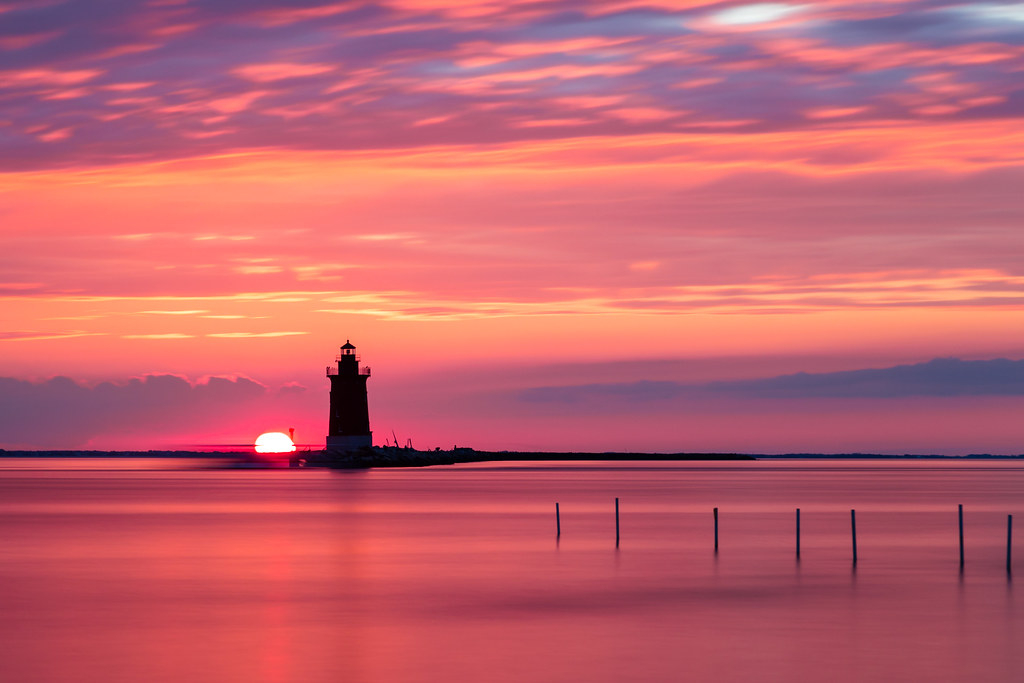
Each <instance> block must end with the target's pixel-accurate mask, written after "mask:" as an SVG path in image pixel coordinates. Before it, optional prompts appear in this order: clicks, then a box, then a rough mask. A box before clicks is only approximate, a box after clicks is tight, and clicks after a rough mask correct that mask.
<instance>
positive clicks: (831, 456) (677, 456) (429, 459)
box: [0, 446, 1024, 469]
mask: <svg viewBox="0 0 1024 683" xmlns="http://www.w3.org/2000/svg"><path fill="white" fill-rule="evenodd" d="M0 458H82V459H90V458H95V459H100V458H154V459H155V458H168V459H210V460H213V459H222V460H224V459H226V460H231V461H235V462H236V463H237V464H239V465H246V464H248V465H259V464H261V463H262V464H264V465H267V462H266V461H262V460H261V459H260V458H259V456H257V455H256V454H255V453H252V452H246V451H172V450H147V451H96V450H32V451H29V450H4V449H0ZM1020 459H1024V455H994V454H988V453H975V454H970V455H937V454H902V455H894V454H880V453H786V454H771V455H768V454H750V453H628V452H619V451H610V452H602V453H589V452H577V451H477V450H474V449H472V448H455V449H452V450H445V451H442V450H435V451H419V450H415V449H411V448H395V447H393V446H391V447H388V446H377V447H373V448H365V449H362V450H360V451H355V452H350V453H328V452H326V451H322V450H318V451H298V452H295V453H292V454H291V455H290V462H289V464H290V465H291V466H292V467H326V468H339V469H363V468H371V467H424V466H431V465H451V464H456V463H470V462H559V461H562V462H584V461H598V462H644V461H646V462H687V461H754V460H958V461H962V460H1020Z"/></svg>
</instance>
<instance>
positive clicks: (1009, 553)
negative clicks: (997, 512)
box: [1006, 515, 1013, 574]
mask: <svg viewBox="0 0 1024 683" xmlns="http://www.w3.org/2000/svg"><path fill="white" fill-rule="evenodd" d="M1012 558H1013V515H1006V573H1007V574H1009V573H1010V565H1011V562H1010V561H1011V559H1012Z"/></svg>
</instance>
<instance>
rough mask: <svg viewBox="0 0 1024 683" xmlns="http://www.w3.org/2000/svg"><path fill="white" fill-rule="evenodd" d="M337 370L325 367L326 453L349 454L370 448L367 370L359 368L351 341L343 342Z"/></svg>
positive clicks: (357, 357)
mask: <svg viewBox="0 0 1024 683" xmlns="http://www.w3.org/2000/svg"><path fill="white" fill-rule="evenodd" d="M337 361H338V367H337V368H334V367H333V366H330V365H328V366H327V377H328V379H330V380H331V419H330V422H329V423H328V427H327V450H328V451H352V450H356V449H357V448H362V447H364V446H372V445H373V441H372V435H373V434H372V432H371V431H370V412H369V408H368V407H367V404H366V380H368V379H369V378H370V368H367V367H362V368H361V367H359V356H357V355H356V347H354V346H352V342H350V341H349V340H347V339H346V340H345V345H344V346H342V347H341V353H339V354H338V358H337Z"/></svg>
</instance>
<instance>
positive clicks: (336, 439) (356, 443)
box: [327, 434, 373, 453]
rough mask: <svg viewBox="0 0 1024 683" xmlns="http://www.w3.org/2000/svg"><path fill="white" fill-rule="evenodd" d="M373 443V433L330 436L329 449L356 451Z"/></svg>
mask: <svg viewBox="0 0 1024 683" xmlns="http://www.w3.org/2000/svg"><path fill="white" fill-rule="evenodd" d="M372 445H373V436H372V434H354V435H351V436H328V437H327V451H328V452H333V453H344V452H346V451H356V450H359V449H360V448H365V447H369V446H372Z"/></svg>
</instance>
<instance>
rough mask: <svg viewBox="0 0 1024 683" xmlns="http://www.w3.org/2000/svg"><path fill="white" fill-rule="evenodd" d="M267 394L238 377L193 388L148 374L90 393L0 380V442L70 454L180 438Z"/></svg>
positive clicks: (69, 383)
mask: <svg viewBox="0 0 1024 683" xmlns="http://www.w3.org/2000/svg"><path fill="white" fill-rule="evenodd" d="M268 394H269V392H268V390H267V389H266V387H264V386H263V385H261V384H258V383H256V382H254V381H252V380H250V379H246V378H242V377H240V378H237V379H225V378H219V377H213V378H210V379H209V380H207V381H206V382H203V383H198V384H192V383H190V382H188V381H187V380H185V379H183V378H181V377H177V376H174V375H147V376H145V377H143V378H141V379H133V380H131V381H130V382H128V383H126V384H113V383H110V382H104V383H102V384H98V385H95V386H84V385H82V384H79V383H77V382H75V381H74V380H72V379H70V378H68V377H54V378H52V379H50V380H47V381H44V382H31V381H26V380H18V379H12V378H9V377H0V443H2V444H8V445H9V446H13V447H17V446H18V445H26V444H27V445H30V446H31V447H33V448H76V447H81V446H84V445H85V444H86V443H87V442H88V441H89V439H91V438H93V437H96V436H98V435H109V434H115V435H116V434H134V433H146V432H166V431H172V432H173V431H174V430H175V429H178V430H181V431H187V430H190V429H195V428H196V427H199V426H201V425H206V424H210V423H216V422H217V421H219V420H222V419H224V418H225V417H226V416H228V415H233V414H235V413H236V412H237V411H238V410H239V409H240V408H244V407H245V406H249V405H252V403H253V402H256V401H259V400H261V399H264V398H266V397H267V396H268Z"/></svg>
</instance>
